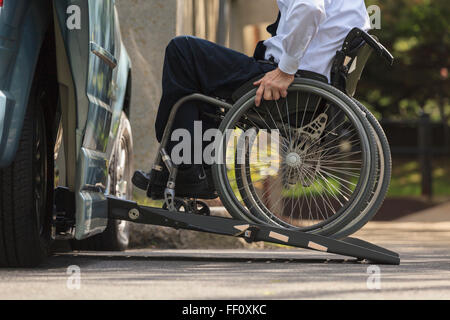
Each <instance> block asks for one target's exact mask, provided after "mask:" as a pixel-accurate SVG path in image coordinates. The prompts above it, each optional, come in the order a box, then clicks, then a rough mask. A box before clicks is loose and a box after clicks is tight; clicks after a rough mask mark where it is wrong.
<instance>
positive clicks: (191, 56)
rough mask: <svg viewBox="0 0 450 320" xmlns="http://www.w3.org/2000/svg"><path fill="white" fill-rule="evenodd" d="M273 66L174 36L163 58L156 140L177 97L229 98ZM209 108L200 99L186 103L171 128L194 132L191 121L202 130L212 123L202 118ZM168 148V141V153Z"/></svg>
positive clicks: (202, 42) (203, 43) (203, 42)
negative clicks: (193, 95) (206, 96)
mask: <svg viewBox="0 0 450 320" xmlns="http://www.w3.org/2000/svg"><path fill="white" fill-rule="evenodd" d="M275 68H276V67H275V66H274V65H271V64H267V63H262V62H257V61H256V60H255V59H254V58H250V57H248V56H246V55H245V54H242V53H239V52H236V51H234V50H231V49H228V48H225V47H223V46H220V45H217V44H215V43H212V42H209V41H206V40H203V39H199V38H195V37H190V36H182V37H177V38H175V39H173V40H172V41H171V42H170V43H169V45H168V46H167V49H166V56H165V60H164V69H163V80H162V88H163V94H162V98H161V102H160V105H159V110H158V115H157V118H156V124H155V129H156V137H157V139H158V141H159V142H161V139H162V136H163V133H164V129H165V127H166V124H167V120H168V118H169V114H170V111H171V109H172V107H173V105H174V104H175V103H176V102H177V101H178V100H179V99H181V98H183V97H185V96H187V95H190V94H193V93H202V94H205V95H208V96H212V97H220V98H223V99H228V98H231V95H232V94H233V92H234V91H236V90H237V89H238V88H239V87H240V86H242V85H243V84H245V83H246V82H247V81H249V80H251V79H253V78H255V77H257V76H259V75H262V74H265V73H267V72H269V71H272V70H273V69H275ZM211 108H213V107H211V106H208V105H205V104H202V103H201V102H196V101H194V102H188V103H186V104H185V105H183V106H182V107H181V108H180V110H179V111H178V113H177V116H176V118H175V122H174V125H173V127H172V129H173V130H175V129H180V128H183V129H187V130H188V131H189V132H190V133H191V134H192V135H193V133H194V121H203V123H204V125H203V127H204V129H205V128H207V127H208V126H209V127H211V126H214V124H211V123H209V124H208V123H206V124H205V119H204V118H203V117H202V113H204V112H206V111H208V112H210V111H211ZM213 110H214V109H213ZM171 148H172V144H171V143H170V144H169V146H168V149H169V150H168V151H169V152H170V150H171Z"/></svg>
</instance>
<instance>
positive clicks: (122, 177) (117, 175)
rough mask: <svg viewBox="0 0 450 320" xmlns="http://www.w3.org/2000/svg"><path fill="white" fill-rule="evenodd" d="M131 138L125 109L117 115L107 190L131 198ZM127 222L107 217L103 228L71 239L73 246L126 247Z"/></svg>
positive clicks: (96, 248)
mask: <svg viewBox="0 0 450 320" xmlns="http://www.w3.org/2000/svg"><path fill="white" fill-rule="evenodd" d="M132 173H133V138H132V133H131V125H130V121H129V120H128V118H127V116H126V115H125V113H122V117H121V119H120V126H119V132H118V134H117V141H116V144H115V146H114V150H113V156H112V160H111V166H110V168H109V179H108V181H109V183H108V184H109V194H110V195H113V196H116V197H118V198H121V199H127V200H129V199H131V198H132V192H133V185H132V183H131V177H132ZM129 234H130V224H129V223H128V222H126V221H117V220H109V221H108V226H107V228H106V230H105V231H104V232H103V233H101V234H98V235H95V236H93V237H91V238H89V239H86V240H82V241H75V240H74V241H72V249H73V250H79V251H125V250H126V249H127V248H128V244H129Z"/></svg>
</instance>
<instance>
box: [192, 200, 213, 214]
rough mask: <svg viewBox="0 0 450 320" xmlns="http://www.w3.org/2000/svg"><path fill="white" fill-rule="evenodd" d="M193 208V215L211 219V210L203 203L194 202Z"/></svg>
mask: <svg viewBox="0 0 450 320" xmlns="http://www.w3.org/2000/svg"><path fill="white" fill-rule="evenodd" d="M191 208H192V211H193V213H195V214H199V215H201V216H206V217H209V216H211V210H210V209H209V207H208V205H207V204H206V203H205V202H203V201H193V202H192V203H191Z"/></svg>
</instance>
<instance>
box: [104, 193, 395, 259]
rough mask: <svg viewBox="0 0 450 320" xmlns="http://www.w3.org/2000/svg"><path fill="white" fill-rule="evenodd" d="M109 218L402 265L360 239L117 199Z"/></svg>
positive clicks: (110, 199)
mask: <svg viewBox="0 0 450 320" xmlns="http://www.w3.org/2000/svg"><path fill="white" fill-rule="evenodd" d="M108 215H109V219H113V220H126V221H131V222H134V223H139V224H149V225H157V226H163V227H171V228H174V229H185V230H193V231H199V232H207V233H213V234H219V235H225V236H232V237H240V238H243V239H245V240H246V241H247V242H250V243H251V242H259V241H264V242H269V243H275V244H281V245H287V246H292V247H297V248H303V249H308V250H314V251H320V252H327V253H332V254H338V255H342V256H348V257H353V258H356V261H367V262H368V263H374V264H385V265H399V264H400V256H399V255H398V254H397V253H395V252H392V251H389V250H387V249H384V248H381V247H379V246H376V245H374V244H371V243H369V242H366V241H363V240H360V239H356V238H346V239H344V240H336V239H333V238H328V237H324V236H318V235H313V234H309V233H305V232H299V231H290V230H286V229H282V228H277V227H271V226H266V225H258V224H252V223H248V222H244V221H239V220H234V219H228V218H222V217H214V216H202V215H196V214H186V213H181V212H171V211H168V210H163V209H159V208H151V207H144V206H139V205H138V204H137V203H136V202H133V201H127V200H121V199H117V198H114V197H108Z"/></svg>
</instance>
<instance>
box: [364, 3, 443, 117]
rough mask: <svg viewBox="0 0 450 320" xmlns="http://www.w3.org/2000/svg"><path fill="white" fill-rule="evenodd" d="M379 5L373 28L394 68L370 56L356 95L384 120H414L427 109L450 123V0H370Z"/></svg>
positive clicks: (433, 115) (432, 115)
mask: <svg viewBox="0 0 450 320" xmlns="http://www.w3.org/2000/svg"><path fill="white" fill-rule="evenodd" d="M366 5H367V6H369V5H378V6H379V7H380V8H381V19H382V21H381V30H373V31H371V33H372V34H374V35H376V36H377V37H378V38H379V39H380V41H381V42H382V43H383V44H384V45H385V46H386V47H387V48H388V49H389V50H390V51H391V52H392V53H393V54H394V56H395V57H396V61H395V64H394V67H392V68H391V67H388V66H387V65H385V63H384V61H383V60H381V59H379V58H376V57H372V59H371V60H370V61H369V64H368V65H367V68H366V71H365V73H364V75H363V79H362V81H361V83H360V86H359V88H358V93H357V95H358V99H359V100H361V101H362V102H364V103H365V104H366V105H367V106H368V107H369V108H370V109H371V110H372V111H373V112H374V113H375V114H376V115H377V116H379V117H380V118H381V117H383V118H391V119H411V118H416V117H417V116H418V114H419V113H420V112H421V111H422V110H424V111H425V112H427V113H429V114H430V115H431V117H432V119H433V120H435V121H445V122H447V123H450V101H449V92H450V77H449V72H450V54H449V53H450V1H449V0H366Z"/></svg>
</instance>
